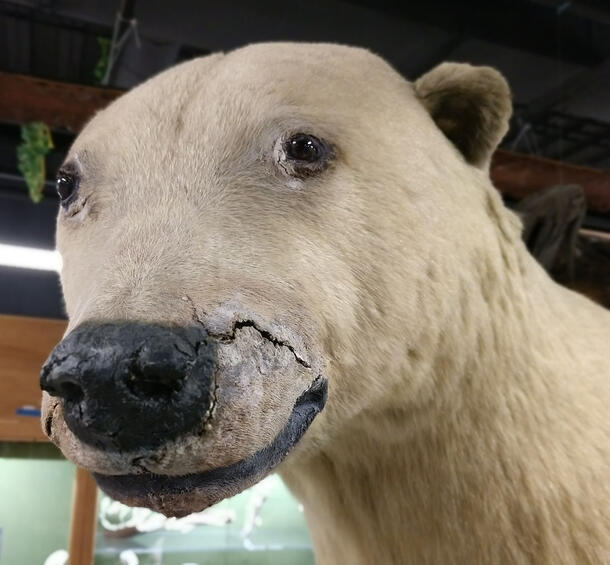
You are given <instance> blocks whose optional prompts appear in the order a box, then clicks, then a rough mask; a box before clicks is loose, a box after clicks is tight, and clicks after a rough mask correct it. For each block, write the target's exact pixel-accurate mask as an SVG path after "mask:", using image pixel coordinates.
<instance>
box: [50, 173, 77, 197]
mask: <svg viewBox="0 0 610 565" xmlns="http://www.w3.org/2000/svg"><path fill="white" fill-rule="evenodd" d="M55 188H56V189H57V194H58V195H59V199H60V200H61V204H62V206H67V205H68V204H69V203H70V201H71V200H72V197H73V196H74V194H76V190H77V189H78V177H77V176H76V175H75V174H74V173H71V172H68V171H59V172H58V173H57V177H56V179H55Z"/></svg>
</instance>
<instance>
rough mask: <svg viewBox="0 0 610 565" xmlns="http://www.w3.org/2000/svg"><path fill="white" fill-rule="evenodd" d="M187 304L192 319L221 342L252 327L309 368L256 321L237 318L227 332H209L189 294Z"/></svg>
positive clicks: (233, 337)
mask: <svg viewBox="0 0 610 565" xmlns="http://www.w3.org/2000/svg"><path fill="white" fill-rule="evenodd" d="M185 298H186V299H187V300H188V302H189V304H190V305H191V308H192V310H193V319H194V320H195V321H196V322H197V323H198V324H200V325H201V326H203V329H204V330H205V331H206V332H207V334H208V335H209V336H210V337H213V338H216V339H219V340H221V341H223V342H225V343H226V342H232V341H234V340H235V334H236V332H237V330H240V329H242V328H252V329H254V330H256V331H257V332H258V333H259V334H260V335H261V337H262V338H263V339H266V340H267V341H269V342H271V343H273V344H274V345H278V346H281V347H286V348H287V349H288V350H289V351H290V352H291V353H292V355H293V356H294V358H295V360H296V362H297V363H298V364H299V365H302V366H303V367H305V368H306V369H311V364H309V363H308V362H307V361H305V360H304V359H302V358H301V357H300V356H299V355H298V353H297V352H296V351H295V349H294V347H293V346H292V345H291V344H290V343H288V342H286V341H283V340H281V339H278V338H276V337H275V336H274V335H273V334H271V333H270V332H268V331H266V330H263V329H261V328H259V327H258V326H257V325H256V322H254V321H253V320H238V321H236V322H233V325H232V326H231V331H230V332H229V333H221V334H215V333H212V332H210V331H209V330H208V329H207V328H206V326H205V324H204V323H203V320H202V319H201V318H200V317H199V314H198V313H197V308H196V307H195V303H194V302H193V299H192V298H191V297H190V296H186V297H185Z"/></svg>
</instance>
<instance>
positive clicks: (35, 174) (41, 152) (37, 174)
mask: <svg viewBox="0 0 610 565" xmlns="http://www.w3.org/2000/svg"><path fill="white" fill-rule="evenodd" d="M52 148H53V138H52V137H51V131H50V130H49V127H48V126H47V125H46V124H44V123H42V122H32V123H29V124H24V125H22V126H21V144H20V145H19V146H18V147H17V168H18V169H19V172H20V173H21V174H22V175H23V178H24V179H25V183H26V184H27V186H28V190H29V192H30V198H31V199H32V200H33V201H34V202H40V201H41V200H42V191H43V189H44V181H45V177H46V166H45V156H46V154H47V153H48V152H49V151H50V150H51V149H52Z"/></svg>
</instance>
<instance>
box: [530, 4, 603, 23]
mask: <svg viewBox="0 0 610 565" xmlns="http://www.w3.org/2000/svg"><path fill="white" fill-rule="evenodd" d="M530 2H532V3H533V4H541V5H542V6H548V7H550V8H555V10H557V11H558V12H559V13H560V14H563V13H570V12H571V13H573V14H577V15H579V16H581V17H583V18H586V19H589V20H593V21H596V22H603V23H605V24H609V25H610V4H608V2H607V0H530Z"/></svg>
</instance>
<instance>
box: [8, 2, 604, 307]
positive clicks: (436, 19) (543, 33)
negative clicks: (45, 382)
mask: <svg viewBox="0 0 610 565" xmlns="http://www.w3.org/2000/svg"><path fill="white" fill-rule="evenodd" d="M121 8H122V9H125V10H126V13H127V15H129V13H130V12H132V13H133V16H134V17H135V19H136V21H137V27H136V30H137V33H133V32H132V33H130V34H129V35H128V37H127V39H126V41H125V44H124V47H123V49H122V51H121V55H120V57H119V58H118V60H117V62H116V65H115V66H114V68H113V71H112V73H111V75H110V77H109V78H110V80H109V81H108V84H109V85H112V86H117V87H120V88H129V87H131V86H133V85H135V84H137V83H138V82H141V81H142V80H144V79H146V78H147V77H149V76H151V75H152V74H154V73H156V72H158V71H160V70H162V69H164V68H166V67H168V66H171V65H172V64H174V63H176V62H179V61H182V60H185V59H188V58H191V57H194V56H198V55H202V54H206V53H209V52H212V51H218V50H228V49H232V48H234V47H237V46H240V45H243V44H246V43H250V42H254V41H269V40H298V41H332V42H340V43H348V44H354V45H361V46H365V47H368V48H370V49H372V50H373V51H375V52H377V53H379V54H380V55H382V56H383V57H385V58H386V59H388V60H389V61H390V62H391V63H392V64H393V65H394V66H395V67H396V68H397V69H398V70H399V71H400V72H401V73H403V74H404V75H405V76H406V77H408V78H410V79H412V78H415V77H417V76H418V75H420V74H421V73H423V72H425V71H426V70H428V69H430V68H431V67H433V66H434V65H435V64H437V63H439V62H441V61H444V60H454V61H466V62H470V63H475V64H488V65H492V66H495V67H497V68H498V69H500V70H501V71H502V72H503V73H504V75H505V76H506V77H507V78H508V80H509V82H510V84H511V87H512V89H513V94H514V103H515V115H514V118H513V121H512V125H511V130H510V132H509V134H508V135H507V137H506V139H505V141H504V146H505V147H507V148H510V149H513V150H516V151H519V152H523V153H533V154H536V155H541V156H547V157H550V158H553V159H559V160H566V161H570V162H574V163H579V164H584V165H588V166H592V167H596V168H601V169H609V170H610V2H608V1H607V0H587V1H584V0H583V1H571V2H570V1H565V0H495V1H494V2H489V0H487V1H485V2H483V1H475V0H463V1H461V2H455V1H448V0H444V1H441V0H424V1H410V2H404V1H400V0H395V1H374V0H360V1H335V0H309V1H307V2H292V3H290V2H286V1H285V0H283V1H281V2H280V1H276V0H273V1H272V0H258V1H257V2H251V1H247V0H236V1H233V2H216V1H209V2H201V1H196V0H173V1H172V2H165V1H161V0H147V1H146V2H144V1H143V0H139V1H138V0H136V1H135V2H133V1H130V0H129V1H122V2H118V1H117V2H114V1H111V0H89V1H80V0H29V1H28V0H13V1H2V0H0V71H6V72H11V73H21V74H27V75H33V76H38V77H45V78H49V79H55V80H61V81H67V82H76V83H83V84H93V83H94V82H95V80H96V79H95V77H94V69H95V67H96V63H97V61H98V59H99V57H100V44H99V40H98V38H100V37H105V38H110V37H111V36H112V29H113V24H114V21H115V18H116V14H117V11H118V10H119V9H121ZM124 27H125V26H124ZM125 29H128V28H125ZM72 139H73V137H72V135H71V134H69V133H68V132H54V141H55V146H56V147H55V150H54V151H53V152H52V154H51V155H50V156H49V159H48V177H49V183H48V186H47V190H46V197H45V199H44V200H43V202H42V203H40V204H38V205H34V204H32V203H30V201H29V200H28V198H27V195H26V190H25V187H24V184H23V182H22V180H21V178H20V176H19V174H18V171H17V169H16V159H15V148H16V146H17V144H18V143H19V128H18V126H16V125H12V124H0V243H15V244H20V245H28V246H35V247H43V248H49V249H51V248H52V247H53V230H54V216H55V211H56V203H55V198H54V195H53V186H52V182H50V181H51V179H52V177H53V175H54V171H55V169H56V168H57V166H58V165H59V163H60V162H61V159H62V157H63V154H64V153H65V151H66V150H67V148H68V147H69V145H70V143H71V141H72ZM0 312H8V313H15V314H29V315H42V316H51V317H54V316H60V315H62V313H63V308H62V305H61V300H60V293H59V288H58V284H57V280H56V275H55V274H53V273H45V272H42V271H27V272H26V271H25V270H23V269H9V268H1V267H0Z"/></svg>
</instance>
